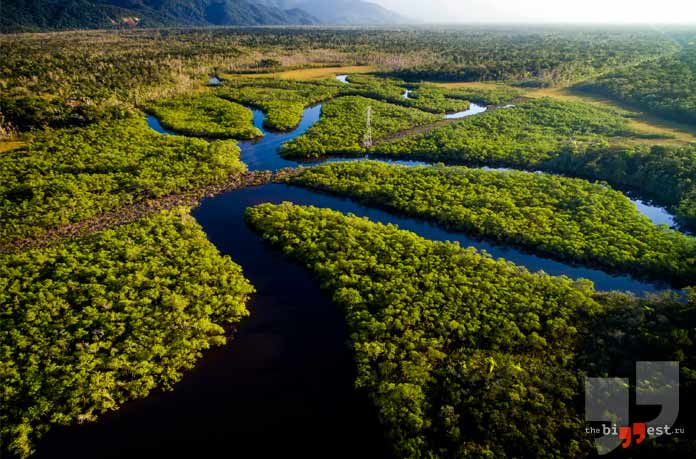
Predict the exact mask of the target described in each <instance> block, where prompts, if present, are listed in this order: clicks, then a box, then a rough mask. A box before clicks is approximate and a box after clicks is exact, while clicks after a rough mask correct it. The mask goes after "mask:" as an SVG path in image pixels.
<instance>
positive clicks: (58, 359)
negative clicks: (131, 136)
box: [0, 207, 254, 457]
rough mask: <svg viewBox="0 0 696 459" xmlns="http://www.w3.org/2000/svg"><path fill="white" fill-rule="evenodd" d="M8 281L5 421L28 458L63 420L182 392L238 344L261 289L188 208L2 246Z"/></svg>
mask: <svg viewBox="0 0 696 459" xmlns="http://www.w3.org/2000/svg"><path fill="white" fill-rule="evenodd" d="M0 279H1V280H0V287H1V288H0V291H2V293H0V304H2V310H1V311H0V314H1V315H2V317H3V320H2V321H0V323H1V324H2V325H0V348H1V349H2V351H1V355H2V370H1V374H2V380H3V391H2V394H1V395H0V397H1V403H2V407H3V409H2V411H0V420H1V421H2V422H1V423H0V424H1V425H2V437H3V449H5V448H6V449H7V451H9V452H10V453H12V454H14V455H17V456H19V457H28V456H30V455H31V454H32V452H33V449H34V445H35V443H36V442H37V440H38V439H39V438H41V436H42V435H43V434H44V433H45V432H46V431H47V430H48V429H49V428H50V427H51V426H52V425H69V424H72V423H75V422H89V421H94V420H96V419H97V418H98V416H99V415H101V414H103V413H104V412H106V411H112V410H116V409H118V408H119V407H120V406H121V405H122V404H123V403H125V402H127V401H128V400H132V399H134V398H143V397H146V396H147V395H148V394H149V393H150V392H152V391H153V390H155V389H158V388H160V389H171V388H172V386H173V384H174V383H176V382H177V381H178V380H179V379H181V377H182V376H183V372H184V371H186V370H189V369H191V368H192V367H193V366H194V364H195V363H196V361H198V360H199V359H200V358H201V355H202V352H203V351H205V350H207V349H210V348H211V347H213V346H222V345H224V344H226V343H227V342H228V334H229V332H228V331H227V330H226V329H225V328H224V327H227V328H228V329H229V326H230V325H232V324H235V323H237V322H239V321H240V320H241V319H242V318H244V317H246V316H247V315H248V314H249V311H247V309H246V302H247V300H248V299H249V296H250V295H251V294H252V293H253V291H254V288H253V287H252V286H251V284H250V283H249V282H248V281H247V280H246V279H245V278H244V276H243V274H242V271H241V268H240V267H239V266H238V265H236V264H235V263H233V262H232V260H230V258H229V257H223V256H221V255H220V254H219V253H218V251H217V249H216V248H215V246H213V244H212V243H210V242H209V241H208V239H207V238H206V235H205V233H204V232H203V230H202V229H201V227H200V226H199V225H198V223H196V222H195V220H194V219H193V218H192V217H191V216H190V215H189V210H188V209H187V208H183V207H174V208H172V210H168V211H162V212H159V213H157V214H154V215H150V216H147V217H145V218H141V219H139V220H138V221H136V222H133V223H129V224H127V225H124V226H120V227H118V228H115V229H106V230H104V231H101V232H98V233H95V234H92V235H90V236H87V237H84V238H82V239H79V240H76V241H65V242H62V243H61V244H59V245H56V246H54V247H49V248H37V249H30V250H25V251H22V252H20V253H15V254H1V255H0ZM136 331H137V332H136Z"/></svg>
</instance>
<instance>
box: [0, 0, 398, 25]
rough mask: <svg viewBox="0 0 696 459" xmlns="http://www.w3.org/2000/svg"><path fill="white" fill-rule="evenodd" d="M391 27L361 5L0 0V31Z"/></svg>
mask: <svg viewBox="0 0 696 459" xmlns="http://www.w3.org/2000/svg"><path fill="white" fill-rule="evenodd" d="M310 12H311V13H310ZM396 22H404V18H403V17H401V16H400V15H398V14H397V13H394V12H391V11H389V10H387V9H385V8H382V7H381V6H379V5H376V4H374V3H369V2H365V1H361V0H0V32H17V31H38V30H60V29H93V28H111V27H164V26H198V27H203V26H254V25H312V24H393V23H396Z"/></svg>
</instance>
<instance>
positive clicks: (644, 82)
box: [578, 45, 696, 125]
mask: <svg viewBox="0 0 696 459" xmlns="http://www.w3.org/2000/svg"><path fill="white" fill-rule="evenodd" d="M578 89H580V90H583V91H589V92H592V93H597V94H601V95H604V96H609V97H612V98H615V99H618V100H620V101H622V102H625V103H627V104H631V105H635V106H639V107H643V108H646V109H648V110H650V111H652V112H654V113H657V114H659V115H661V116H663V117H665V118H668V119H672V120H674V121H678V122H681V123H686V124H691V125H693V124H696V45H691V46H688V47H687V48H686V49H684V50H683V51H681V52H679V53H676V54H672V55H670V56H666V57H662V58H660V59H655V60H650V61H648V62H645V63H643V64H641V65H638V66H636V67H632V68H629V69H624V70H620V71H618V72H613V73H610V74H608V75H604V76H602V77H600V78H598V79H596V80H594V81H590V82H587V83H583V84H581V85H579V86H578Z"/></svg>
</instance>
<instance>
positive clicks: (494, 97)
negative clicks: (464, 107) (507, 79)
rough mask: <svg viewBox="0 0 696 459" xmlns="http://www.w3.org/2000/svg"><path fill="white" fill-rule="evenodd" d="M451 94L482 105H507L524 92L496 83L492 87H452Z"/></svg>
mask: <svg viewBox="0 0 696 459" xmlns="http://www.w3.org/2000/svg"><path fill="white" fill-rule="evenodd" d="M449 94H450V95H451V96H452V97H459V98H462V99H466V100H470V101H472V102H476V103H477V104H481V105H506V104H509V103H510V102H512V101H514V100H515V98H517V97H519V96H521V95H522V92H521V91H520V90H519V89H516V88H513V87H511V86H506V85H496V86H491V87H490V88H456V89H451V90H450V91H449Z"/></svg>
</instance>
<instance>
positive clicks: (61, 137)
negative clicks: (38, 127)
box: [0, 118, 245, 240]
mask: <svg viewBox="0 0 696 459" xmlns="http://www.w3.org/2000/svg"><path fill="white" fill-rule="evenodd" d="M244 169H245V166H244V164H242V163H241V162H240V161H239V148H238V147H237V145H236V144H235V142H234V141H218V142H214V143H212V144H209V143H208V142H205V141H204V140H200V139H193V138H188V137H179V136H165V135H160V134H158V133H156V132H155V131H153V130H152V129H150V128H149V127H148V126H147V124H146V122H145V120H144V119H143V118H132V119H128V120H124V121H119V122H114V123H109V122H103V123H99V124H95V125H92V126H90V127H89V128H86V129H75V130H67V131H61V132H48V133H46V134H45V135H43V136H41V137H40V138H38V139H36V141H34V142H33V143H31V144H29V145H27V146H25V147H22V148H19V149H16V150H12V151H10V152H6V153H3V154H2V155H0V220H2V229H1V231H0V238H1V239H2V240H9V239H14V238H18V237H24V236H30V235H35V234H37V233H38V232H40V231H42V230H44V229H46V228H53V227H56V226H59V225H61V224H65V223H69V222H74V221H77V220H80V219H82V218H86V217H89V216H93V215H96V214H98V213H100V212H103V211H107V210H114V209H116V208H118V207H119V206H122V205H124V204H128V203H132V202H134V201H138V200H143V199H147V198H149V197H156V196H163V195H166V194H169V193H172V192H176V191H182V190H192V189H195V188H197V187H201V186H204V185H208V184H211V183H214V182H216V181H218V180H223V179H225V178H226V177H227V176H228V175H229V174H230V173H232V172H241V171H243V170H244Z"/></svg>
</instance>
